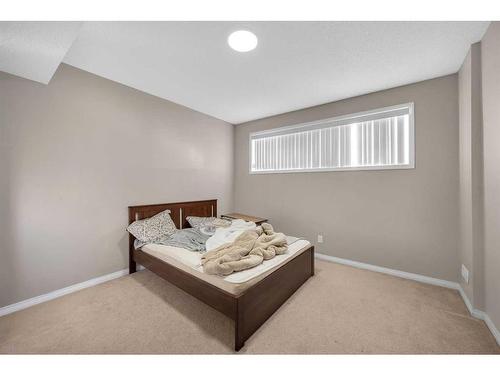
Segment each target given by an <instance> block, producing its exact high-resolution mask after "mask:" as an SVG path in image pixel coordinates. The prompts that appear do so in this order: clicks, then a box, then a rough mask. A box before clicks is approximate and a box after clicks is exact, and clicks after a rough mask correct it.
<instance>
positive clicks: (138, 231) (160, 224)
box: [127, 210, 177, 243]
mask: <svg viewBox="0 0 500 375" xmlns="http://www.w3.org/2000/svg"><path fill="white" fill-rule="evenodd" d="M127 231H128V232H129V233H130V234H132V235H133V236H134V237H135V238H137V239H138V240H139V241H142V242H147V243H148V242H153V241H155V240H156V239H158V238H160V237H163V236H170V235H172V234H173V233H174V232H176V231H177V228H176V227H175V224H174V222H173V221H172V218H171V217H170V210H165V211H163V212H160V213H159V214H156V215H155V216H152V217H150V218H147V219H143V220H136V221H134V222H133V223H132V224H130V225H129V226H128V228H127Z"/></svg>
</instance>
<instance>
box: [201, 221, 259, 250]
mask: <svg viewBox="0 0 500 375" xmlns="http://www.w3.org/2000/svg"><path fill="white" fill-rule="evenodd" d="M255 228H257V225H255V223H253V222H249V221H245V220H241V219H237V220H233V221H232V222H231V225H230V226H229V227H226V228H217V229H216V231H215V233H214V235H213V236H212V237H210V238H209V239H208V240H207V243H206V248H207V251H210V250H213V249H216V248H218V247H219V246H222V245H225V244H227V243H232V242H234V240H235V239H236V238H237V237H238V236H239V235H240V234H242V233H243V232H244V231H246V230H252V229H255Z"/></svg>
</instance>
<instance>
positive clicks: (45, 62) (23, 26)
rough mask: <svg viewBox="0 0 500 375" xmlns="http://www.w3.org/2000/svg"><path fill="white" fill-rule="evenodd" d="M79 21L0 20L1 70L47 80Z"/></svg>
mask: <svg viewBox="0 0 500 375" xmlns="http://www.w3.org/2000/svg"><path fill="white" fill-rule="evenodd" d="M81 24H82V22H0V71H3V72H7V73H10V74H14V75H17V76H21V77H24V78H28V79H31V80H33V81H37V82H41V83H48V82H49V81H50V79H51V78H52V76H53V75H54V72H55V71H56V69H57V67H58V66H59V64H60V63H61V61H62V59H63V58H64V55H65V54H66V52H67V51H68V49H69V48H70V47H71V45H72V44H73V41H74V40H75V38H76V36H77V34H78V30H79V29H80V27H81Z"/></svg>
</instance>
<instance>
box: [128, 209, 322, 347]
mask: <svg viewBox="0 0 500 375" xmlns="http://www.w3.org/2000/svg"><path fill="white" fill-rule="evenodd" d="M167 209H168V210H170V212H171V213H170V216H171V217H172V220H173V221H174V223H175V225H176V227H177V228H178V229H183V228H188V227H189V223H188V222H187V220H186V218H187V217H188V216H203V217H210V216H217V200H215V199H214V200H205V201H193V202H180V203H164V204H154V205H145V206H130V207H129V208H128V214H129V224H131V223H132V222H134V221H135V220H141V219H145V218H148V217H151V216H154V215H156V214H157V213H159V212H162V211H164V210H167ZM134 240H135V239H134V237H133V236H132V235H131V234H129V272H130V273H134V272H136V270H137V264H140V265H142V266H144V267H145V268H147V269H149V270H150V271H152V272H154V273H155V274H157V275H158V276H160V277H162V278H163V279H165V280H167V281H169V282H170V283H172V284H174V285H176V286H177V287H179V288H180V289H182V290H184V291H185V292H187V293H189V294H191V295H192V296H194V297H196V298H197V299H199V300H200V301H202V302H204V303H206V304H207V305H209V306H211V307H212V308H214V309H216V310H218V311H220V312H221V313H223V314H224V315H226V316H227V317H229V318H230V319H232V320H233V321H234V322H235V336H234V349H235V351H239V350H240V349H241V348H242V347H243V345H244V343H245V341H246V340H247V339H248V338H249V337H250V336H251V335H252V334H253V333H254V332H255V331H256V330H257V329H258V328H259V327H260V326H261V325H262V324H263V323H264V322H265V321H266V320H267V319H268V318H269V317H270V316H271V315H272V314H273V313H274V312H275V311H276V310H277V309H278V308H279V307H280V306H281V305H282V304H283V303H284V302H285V301H286V300H287V299H288V298H289V297H290V296H291V295H292V294H293V293H294V292H295V291H296V290H297V289H298V288H299V287H300V286H301V285H302V284H303V283H304V282H306V281H307V279H308V278H309V277H311V276H313V275H314V246H312V245H311V244H310V243H309V242H307V241H304V240H298V241H294V243H292V244H291V245H290V246H289V250H288V252H287V254H286V256H285V255H280V256H277V257H275V258H273V259H276V258H278V259H277V260H275V261H274V263H271V264H266V262H264V264H262V265H260V266H258V267H261V266H262V269H260V270H257V271H259V272H258V273H257V274H254V275H253V276H252V277H250V274H251V273H252V272H254V273H255V272H257V271H255V270H254V271H249V272H247V275H246V276H245V273H244V272H245V271H243V272H237V273H235V274H233V275H234V276H232V275H230V277H225V278H222V277H219V276H213V275H207V274H204V273H203V272H200V271H199V270H197V269H196V267H194V266H190V263H189V259H188V258H187V257H186V259H180V258H179V257H176V256H175V255H174V254H176V252H174V251H170V250H169V249H168V247H165V246H163V247H162V245H156V246H155V245H146V246H145V247H144V248H141V249H139V250H136V249H135V248H134ZM301 241H302V242H301ZM186 251H187V250H186ZM177 253H178V252H177ZM189 256H196V255H193V254H189ZM279 257H282V258H279ZM273 259H271V261H272V260H273ZM269 262H270V261H269ZM255 268H257V267H255ZM238 274H240V275H238ZM241 274H243V275H241Z"/></svg>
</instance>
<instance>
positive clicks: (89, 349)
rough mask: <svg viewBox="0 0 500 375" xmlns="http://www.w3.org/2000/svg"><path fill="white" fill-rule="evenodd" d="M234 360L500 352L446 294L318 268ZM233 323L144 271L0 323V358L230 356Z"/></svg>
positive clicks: (404, 282)
mask: <svg viewBox="0 0 500 375" xmlns="http://www.w3.org/2000/svg"><path fill="white" fill-rule="evenodd" d="M316 267H317V270H316V275H315V276H314V277H313V278H312V279H310V280H309V281H308V282H307V283H306V284H305V285H303V286H302V287H301V288H300V289H299V290H298V291H297V292H296V293H295V294H294V295H293V296H292V297H291V298H290V299H289V300H288V301H287V302H286V303H285V304H284V305H283V306H282V307H281V308H280V309H279V310H278V311H277V312H276V313H275V314H274V315H273V316H272V317H271V318H270V319H269V320H268V321H267V322H266V323H265V324H264V325H263V326H262V327H261V328H260V329H259V330H258V331H257V332H256V333H255V334H254V335H253V336H252V337H251V338H250V339H249V340H248V341H247V343H246V345H245V347H244V348H243V349H242V350H241V352H240V353H266V354H268V353H332V354H333V353H499V352H500V351H499V347H498V346H497V344H496V342H495V340H494V338H493V336H492V335H491V333H490V332H489V330H488V328H487V327H486V326H485V324H484V323H483V322H482V321H480V320H477V319H474V318H472V317H471V316H470V315H469V314H468V312H467V309H466V307H465V305H464V303H463V301H462V299H461V298H460V296H459V294H458V293H457V292H456V291H454V290H449V289H445V288H440V287H436V286H430V285H426V284H420V283H417V282H413V281H408V280H404V279H400V278H396V277H392V276H388V275H383V274H379V273H375V272H370V271H364V270H358V269H355V268H351V267H347V266H342V265H338V264H334V263H328V262H322V261H318V262H317V263H316ZM233 329H234V328H233V323H232V322H231V321H230V320H229V319H227V318H226V317H224V316H223V315H222V314H220V313H218V312H216V311H215V310H213V309H211V308H210V307H208V306H206V305H204V304H203V303H201V302H199V301H197V300H196V299H195V298H193V297H191V296H190V295H188V294H186V293H184V292H182V291H181V290H179V289H177V288H176V287H174V286H172V285H170V284H169V283H167V282H166V281H164V280H162V279H160V278H159V277H157V276H155V275H154V274H152V273H150V272H149V271H141V272H138V273H136V274H134V275H133V276H125V277H122V278H119V279H116V280H113V281H110V282H107V283H104V284H101V285H98V286H95V287H92V288H88V289H85V290H82V291H79V292H76V293H73V294H70V295H67V296H64V297H61V298H59V299H56V300H53V301H50V302H46V303H43V304H41V305H37V306H34V307H31V308H29V309H26V310H23V311H19V312H17V313H14V314H11V315H7V316H4V317H2V318H0V353H232V345H233Z"/></svg>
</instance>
